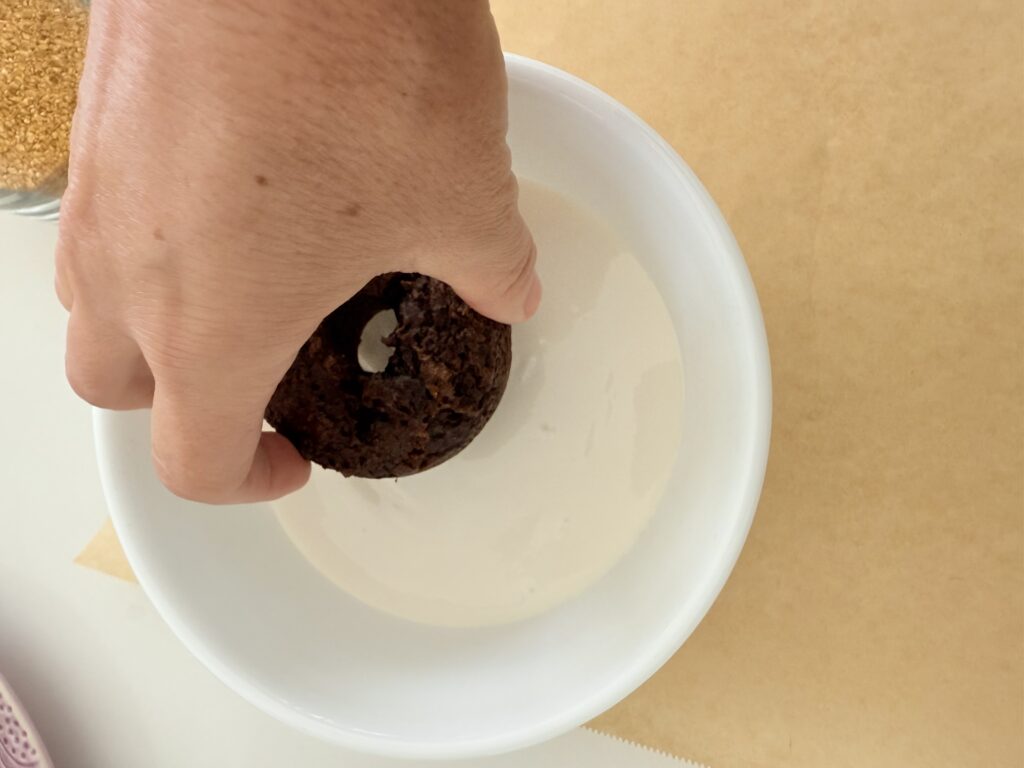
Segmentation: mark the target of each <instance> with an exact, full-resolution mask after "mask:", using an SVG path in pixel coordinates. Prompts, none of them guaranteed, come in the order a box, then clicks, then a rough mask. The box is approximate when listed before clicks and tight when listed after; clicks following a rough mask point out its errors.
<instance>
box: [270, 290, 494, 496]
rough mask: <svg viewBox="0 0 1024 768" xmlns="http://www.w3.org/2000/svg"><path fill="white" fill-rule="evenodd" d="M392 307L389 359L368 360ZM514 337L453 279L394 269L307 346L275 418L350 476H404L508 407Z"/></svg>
mask: <svg viewBox="0 0 1024 768" xmlns="http://www.w3.org/2000/svg"><path fill="white" fill-rule="evenodd" d="M387 309H391V310H393V311H394V312H395V315H396V316H397V318H398V327H397V328H395V330H394V331H393V332H392V333H391V334H390V335H389V336H388V337H387V338H386V339H385V340H384V343H385V344H386V345H387V346H389V347H392V348H393V349H394V353H393V354H392V355H391V358H390V360H388V364H387V367H386V368H385V369H384V370H383V371H381V372H379V373H367V372H366V371H364V370H363V369H362V368H361V367H360V365H359V360H358V357H357V352H358V349H359V342H360V337H361V335H362V331H363V328H364V327H365V326H366V323H367V322H368V321H369V320H370V319H371V318H372V317H373V316H374V315H376V314H377V313H378V312H380V311H382V310H387ZM511 364H512V334H511V329H510V328H509V326H507V325H503V324H501V323H497V322H495V321H493V320H490V319H488V318H486V317H484V316H482V315H480V314H478V313H477V312H475V311H474V310H472V309H471V308H470V307H469V305H467V304H466V303H465V302H464V301H462V299H460V298H459V297H458V296H456V295H455V292H454V291H453V290H452V289H451V288H450V287H449V286H448V285H446V284H445V283H442V282H441V281H439V280H434V279H433V278H430V277H425V276H424V275H418V274H408V273H402V272H392V273H389V274H386V275H381V276H380V277H377V278H374V279H373V280H371V281H370V282H369V283H368V284H367V285H366V287H365V288H363V289H362V290H361V291H359V293H357V294H356V295H355V296H353V297H352V298H351V299H350V300H349V301H347V302H345V304H343V305H342V306H340V307H339V308H338V309H336V310H335V311H334V312H332V313H331V314H330V315H329V316H328V317H327V318H326V319H325V320H324V321H323V323H321V325H320V327H319V328H317V330H316V332H315V333H314V334H313V336H312V337H311V338H310V339H309V341H307V342H306V343H305V345H303V347H302V349H301V350H300V352H299V354H298V357H297V358H296V359H295V362H294V363H293V364H292V366H291V368H289V369H288V372H287V373H286V374H285V376H284V379H282V381H281V383H280V384H279V385H278V387H277V391H276V392H275V393H274V397H273V398H272V399H271V401H270V405H268V406H267V412H266V417H267V421H269V422H270V424H271V425H272V426H273V427H274V428H275V429H276V430H277V431H278V432H280V433H281V434H282V435H284V436H285V437H287V438H288V439H289V440H291V441H292V443H293V444H294V445H295V447H296V448H297V449H298V450H299V452H300V453H301V454H302V455H303V456H305V457H306V458H307V459H311V460H312V461H315V462H316V463H317V464H320V465H321V466H324V467H327V468H328V469H336V470H338V471H339V472H341V473H342V474H344V475H354V476H357V477H402V476H404V475H411V474H414V473H416V472H422V471H423V470H425V469H430V468H431V467H434V466H437V465H438V464H440V463H441V462H443V461H445V460H447V459H450V458H451V457H452V456H454V455H455V454H456V453H458V452H459V451H461V450H462V449H463V448H465V447H466V446H467V445H469V443H470V442H471V441H472V440H473V438H474V437H476V436H477V435H478V434H479V433H480V430H481V429H483V427H484V425H485V424H486V423H487V421H488V419H490V418H491V415H492V414H493V413H494V411H495V409H496V408H497V407H498V402H499V401H500V400H501V396H502V394H503V393H504V391H505V385H506V384H507V383H508V374H509V369H510V367H511Z"/></svg>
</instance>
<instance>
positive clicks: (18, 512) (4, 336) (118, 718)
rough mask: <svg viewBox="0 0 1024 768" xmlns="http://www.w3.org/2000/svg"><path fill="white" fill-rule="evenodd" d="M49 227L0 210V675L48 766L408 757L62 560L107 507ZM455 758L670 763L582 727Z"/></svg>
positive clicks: (118, 586) (131, 593)
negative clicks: (383, 752) (319, 730)
mask: <svg viewBox="0 0 1024 768" xmlns="http://www.w3.org/2000/svg"><path fill="white" fill-rule="evenodd" d="M56 233H57V230H56V226H55V225H54V224H48V223H41V222H37V221H31V220H25V219H18V218H15V217H13V216H11V215H8V214H0V324H2V326H3V331H2V332H0V403H3V407H2V417H0V423H2V424H3V427H4V441H3V443H2V444H0V673H2V674H3V675H4V676H5V677H7V679H8V680H9V681H10V683H11V684H12V686H13V687H14V690H15V691H16V692H17V693H18V695H19V696H20V698H21V699H22V702H23V704H24V705H25V707H26V709H27V710H28V712H29V713H30V715H31V717H32V718H33V720H34V721H35V724H36V726H37V727H38V729H39V731H40V733H41V734H42V737H43V740H44V741H45V743H46V745H47V748H48V749H49V751H50V753H51V756H52V758H53V760H54V763H55V765H56V768H139V767H140V766H146V768H161V767H162V766H167V767H168V768H170V767H171V766H173V767H174V768H181V766H184V765H188V766H197V767H198V766H210V767H211V768H212V766H225V765H227V766H236V765H237V766H240V765H245V766H251V767H252V768H258V767H259V766H268V768H269V766H275V768H276V767H278V766H302V767H303V768H318V767H319V766H341V765H344V766H351V767H354V768H358V767H361V766H366V767H367V768H369V767H373V768H383V767H384V766H403V765H410V763H404V762H395V761H390V760H383V759H374V758H368V757H364V756H360V755H355V754H352V753H350V752H346V751H343V750H340V749H339V748H337V747H334V746H332V745H329V744H325V743H322V742H319V741H317V740H315V739H312V738H310V737H308V736H305V735H302V734H299V733H297V732H294V731H291V730H289V729H288V728H287V727H285V726H284V725H281V724H279V723H277V722H276V721H274V720H272V719H271V718H270V717H268V716H266V715H264V714H263V713H262V712H260V711H258V710H256V709H255V708H253V707H252V706H250V705H249V704H248V703H246V702H245V701H243V700H242V699H241V698H239V697H238V696H236V695H235V694H234V693H232V692H231V691H230V690H228V689H227V688H225V687H224V686H223V685H222V684H221V683H220V682H218V681H217V680H216V679H215V678H214V677H213V676H212V675H211V674H210V673H209V672H207V671H206V669H205V668H204V667H202V666H201V665H200V664H199V662H197V661H196V660H195V659H193V658H192V657H191V656H190V655H189V654H188V653H187V651H186V650H185V649H184V647H183V646H182V645H180V643H179V642H178V641H177V639H176V638H175V637H174V636H173V635H172V634H171V632H170V630H169V629H168V628H167V627H166V626H165V625H164V624H163V623H162V622H161V620H160V619H159V617H158V616H157V615H156V613H155V611H154V610H153V608H152V607H151V606H150V604H149V602H148V600H147V599H146V597H145V595H144V594H143V593H142V591H141V590H140V589H139V588H138V587H137V586H135V585H134V584H129V583H126V582H121V581H119V580H117V579H115V578H112V577H110V576H106V575H104V574H100V573H97V572H94V571H90V570H88V569H85V568H82V567H80V566H77V565H74V564H73V562H72V560H73V558H74V557H75V555H76V554H78V552H79V551H81V549H82V548H83V547H84V546H85V545H86V543H88V542H89V540H90V539H91V538H92V536H93V535H94V534H95V533H96V532H97V531H98V530H99V528H100V527H101V525H102V523H103V521H104V519H105V518H106V514H107V513H106V506H105V503H104V500H103V495H102V492H101V490H100V484H99V479H98V475H97V472H96V466H95V458H94V454H93V446H92V429H91V417H90V409H89V407H88V406H87V405H86V404H84V403H82V402H80V401H79V400H78V399H77V398H76V397H75V396H74V394H73V393H72V392H71V390H70V388H69V387H68V385H67V383H66V381H65V379H64V373H63V359H64V353H63V347H64V327H65V317H66V316H65V313H64V311H63V310H62V309H61V307H60V305H59V304H58V302H57V300H56V297H55V295H54V292H53V265H52V254H53V247H54V242H55V240H56ZM431 765H438V764H437V763H432V764H431ZM459 765H463V766H465V765H479V766H488V767H489V766H493V767H494V768H515V767H516V766H523V768H526V766H529V767H530V768H546V767H547V766H552V767H553V766H565V765H586V766H592V767H593V768H600V766H645V767H649V768H658V767H659V766H662V767H663V768H668V767H669V766H673V765H675V766H679V765H681V763H679V762H678V761H676V760H674V759H672V758H668V757H663V756H658V755H655V754H654V753H651V752H648V751H646V750H641V749H639V748H636V747H633V746H629V745H626V744H624V743H622V742H618V741H615V740H613V739H611V738H609V737H606V736H602V735H600V734H596V733H594V732H592V731H587V730H582V729H581V730H577V731H575V732H573V733H571V734H569V735H567V736H565V737H562V738H561V739H557V740H555V741H554V742H550V743H548V744H546V745H543V746H541V747H536V748H534V749H530V750H527V751H525V752H520V753H517V754H514V755H508V756H504V757H501V758H494V759H490V760H481V761H475V762H473V763H460V764H459Z"/></svg>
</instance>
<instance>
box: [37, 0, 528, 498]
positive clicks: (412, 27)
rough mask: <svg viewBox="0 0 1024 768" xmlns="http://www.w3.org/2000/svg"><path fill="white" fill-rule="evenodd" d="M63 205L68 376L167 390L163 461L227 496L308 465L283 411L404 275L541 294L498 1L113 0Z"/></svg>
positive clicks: (101, 8) (205, 494)
mask: <svg viewBox="0 0 1024 768" xmlns="http://www.w3.org/2000/svg"><path fill="white" fill-rule="evenodd" d="M91 14H92V17H91V21H90V38H89V45H88V51H87V54H86V61H85V68H84V72H83V78H82V83H81V87H80V96H79V105H78V111H77V113H76V115H75V120H74V127H73V131H72V145H71V167H70V174H69V185H68V189H67V192H66V194H65V196H64V200H63V202H62V207H61V222H60V240H59V243H58V248H57V291H58V295H59V296H60V299H61V301H62V303H63V304H64V305H65V307H67V308H68V309H69V310H70V318H69V322H68V339H67V374H68V379H69V381H70V383H71V385H72V387H73V388H74V390H75V391H76V392H77V393H78V394H79V395H80V396H82V397H83V398H84V399H86V400H88V401H89V402H91V403H93V404H95V405H98V406H100V407H104V408H115V409H131V408H143V407H148V406H150V405H152V409H153V410H152V452H153V460H154V464H155V467H156V469H157V472H158V474H159V476H160V478H161V480H162V481H163V482H164V483H165V484H166V485H167V486H168V488H170V489H171V490H172V491H173V492H175V493H177V494H178V495H180V496H184V497H187V498H192V499H196V500H200V501H206V502H211V503H230V502H243V501H254V500H264V499H271V498H275V497H278V496H281V495H283V494H286V493H288V492H290V491H292V490H294V489H296V488H298V487H299V486H301V485H302V484H303V483H304V482H305V481H306V479H307V477H308V474H309V465H308V463H307V462H306V461H305V460H303V459H302V457H301V456H300V455H299V454H298V452H297V451H296V450H295V449H294V447H292V445H291V444H290V443H289V442H288V441H287V440H286V439H284V438H283V437H281V436H279V435H276V434H274V433H263V432H262V420H263V411H264V409H265V407H266V404H267V402H268V401H269V399H270V397H271V395H272V394H273V392H274V389H275V387H276V385H277V383H278V382H279V381H280V379H281V377H282V376H283V374H284V373H285V371H286V370H287V369H288V367H289V365H290V364H291V362H292V360H293V359H294V357H295V354H296V353H297V352H298V350H299V348H300V347H301V345H302V344H303V342H305V340H306V339H307V338H308V337H309V336H310V334H311V333H312V332H313V331H314V330H315V329H316V327H317V325H318V324H319V323H320V321H321V320H322V319H323V318H324V317H325V316H326V315H327V314H329V313H330V312H331V311H332V310H334V309H335V308H336V307H337V306H338V305H340V304H341V303H343V302H344V301H345V300H347V299H348V298H349V297H350V296H352V294H354V293H355V292H356V291H358V290H359V289H360V288H361V287H362V286H363V285H364V284H365V283H366V282H367V281H368V280H369V279H370V278H372V277H374V276H375V275H377V274H380V273H383V272H391V271H405V272H422V273H424V274H428V275H431V276H433V277H436V278H438V279H441V280H444V281H445V282H447V283H449V284H450V285H451V286H452V287H453V288H454V289H455V290H456V291H457V292H458V293H459V294H460V295H461V296H462V297H463V298H464V299H465V300H466V301H467V302H469V303H470V304H471V305H472V306H473V307H475V308H476V309H477V310H479V311H480V312H482V313H483V314H486V315H488V316H490V317H492V318H494V319H496V320H500V321H504V322H516V321H519V320H523V319H525V318H526V317H528V316H529V315H530V314H532V312H533V311H534V310H535V309H536V307H537V304H538V303H539V301H540V284H539V281H538V280H537V277H536V274H535V272H534V261H535V248H534V245H533V241H532V239H531V237H530V233H529V231H528V230H527V228H526V226H525V224H524V222H523V220H522V218H521V217H520V215H519V212H518V208H517V202H516V199H517V188H516V182H515V178H514V176H513V175H512V172H511V168H510V159H509V153H508V148H507V146H506V144H505V130H506V85H505V73H504V63H503V60H502V56H501V50H500V46H499V42H498V37H497V33H496V31H495V29H494V23H493V20H492V19H491V16H490V13H489V11H488V8H487V4H486V2H483V1H482V0H432V2H430V3H423V2H418V0H381V1H378V2H374V3H363V2H359V1H358V0H351V1H350V0H293V1H292V2H288V3H278V2H273V1H272V0H226V1H225V2H217V3H209V2H207V0H179V1H178V2H175V3H173V4H168V3H162V2H159V1H158V0H93V3H92V10H91Z"/></svg>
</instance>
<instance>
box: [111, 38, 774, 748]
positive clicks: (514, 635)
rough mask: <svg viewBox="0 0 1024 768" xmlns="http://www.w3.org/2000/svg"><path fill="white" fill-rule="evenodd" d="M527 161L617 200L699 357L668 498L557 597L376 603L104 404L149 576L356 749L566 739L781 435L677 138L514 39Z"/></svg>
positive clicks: (269, 703) (752, 301)
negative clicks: (471, 603)
mask: <svg viewBox="0 0 1024 768" xmlns="http://www.w3.org/2000/svg"><path fill="white" fill-rule="evenodd" d="M507 64H508V72H509V89H510V94H509V98H510V105H511V129H510V135H509V141H510V143H511V146H512V150H513V154H514V158H515V166H516V170H517V172H518V173H519V174H520V175H521V176H522V177H524V178H529V179H533V180H535V181H538V182H541V183H542V184H545V185H548V186H550V187H553V188H555V189H557V190H559V191H561V192H562V193H564V194H565V195H567V196H568V197H570V198H573V199H574V200H576V201H577V202H579V203H582V204H583V205H585V206H586V207H588V208H589V209H591V210H592V211H594V212H596V213H598V214H599V215H600V216H601V217H603V218H604V219H606V220H607V221H608V222H609V223H610V224H611V225H612V226H613V227H614V228H615V229H617V230H618V231H619V232H620V233H621V234H622V235H623V236H624V237H625V239H626V240H627V241H628V242H629V243H630V244H631V245H632V247H633V249H634V252H635V253H636V254H637V255H638V257H639V258H640V259H641V260H642V262H643V264H644V265H645V267H646V268H647V270H648V271H649V273H650V274H651V275H652V277H653V278H654V280H655V282H656V283H657V284H658V285H659V287H660V289H661V291H662V294H663V295H664V298H665V301H666V303H667V306H668V308H669V311H670V313H671V316H672V319H673V322H674V323H675V326H676V330H677V334H678V337H679V344H680V349H681V353H682V359H683V372H684V391H685V398H684V399H685V402H684V405H683V414H684V415H683V419H684V423H683V430H682V431H683V438H682V444H681V449H680V452H679V455H678V459H677V461H676V464H675V468H674V470H673V476H672V478H671V481H670V483H669V486H668V489H667V492H666V495H665V498H664V500H663V503H662V505H661V507H660V509H659V511H658V512H657V514H656V515H655V517H654V519H653V521H652V523H651V525H650V527H649V529H648V530H647V531H646V532H645V533H644V534H643V535H642V537H641V538H640V540H639V542H638V543H637V545H636V547H635V548H634V549H633V550H632V551H631V552H630V554H629V555H627V556H626V558H625V559H624V560H623V561H622V562H620V563H619V564H618V565H617V566H616V567H615V568H614V569H613V570H612V571H611V572H610V573H609V574H608V575H607V576H606V577H605V578H604V579H603V580H601V581H600V582H599V583H598V584H597V585H596V586H594V587H593V588H591V589H590V590H589V591H587V592H586V593H584V594H583V595H581V596H580V597H578V598H576V599H574V600H572V601H570V602H569V603H567V604H565V605H562V606H561V607H558V608H556V609H554V610H553V611H551V612H549V613H547V614H545V615H543V616H539V617H537V618H534V619H530V620H527V621H524V622H521V623H518V624H512V625H506V626H501V627H490V628H484V629H468V630H467V629H445V628H433V627H428V626H420V625H415V624H410V623H408V622H404V621H401V620H399V619H395V618H390V617H388V616H385V615H383V614H381V613H378V612H375V611H373V610H371V609H369V608H367V607H364V606H363V605H362V604H360V603H358V602H357V601H355V600H354V599H352V598H349V597H348V596H346V595H345V594H344V593H342V592H341V591H340V590H338V589H337V588H336V587H334V586H332V585H331V584H330V583H328V582H327V581H326V580H325V579H324V578H322V577H321V576H320V575H319V574H318V573H317V572H316V571H314V570H313V569H312V568H311V567H310V566H309V565H308V564H307V563H306V562H305V561H304V560H303V559H302V557H301V556H300V555H299V554H298V553H297V552H296V550H295V549H294V548H293V546H292V545H291V543H290V542H289V540H288V539H287V538H286V537H285V536H284V535H283V533H282V531H281V529H280V527H279V525H278V523H277V521H276V518H275V517H274V515H273V513H272V511H271V509H270V507H269V506H267V505H255V506H243V507H233V508H210V507H204V506H202V505H198V504H193V503H189V502H185V501H182V500H180V499H177V498H175V497H173V496H172V495H170V494H169V493H167V492H166V491H164V490H163V488H162V487H161V486H160V484H159V483H158V481H157V479H156V477H155V475H154V472H153V470H152V468H151V465H150V460H149V449H148V444H149V429H148V413H145V412H142V413H138V412H137V413H111V412H105V411H97V412H96V421H95V426H96V440H97V446H98V451H99V461H100V467H101V473H102V479H103V485H104V488H105V490H106V494H107V499H108V501H109V504H110V509H111V513H112V514H113V518H114V523H115V525H116V527H117V531H118V533H119V534H120V536H121V540H122V541H123V543H124V547H125V551H126V552H127V554H128V558H129V560H130V561H131V564H132V566H133V568H134V569H135V572H136V574H137V575H138V578H139V581H140V582H141V583H142V586H143V588H144V589H145V590H146V592H147V594H148V595H149V597H150V598H151V599H152V601H153V603H154V605H155V606H156V608H157V610H158V611H159V612H160V614H161V615H162V616H163V618H164V619H165V620H166V621H167V623H168V624H169V625H170V626H171V628H172V630H173V631H174V632H175V633H176V634H177V635H178V636H179V637H180V638H181V640H182V641H183V642H184V643H185V645H186V646H188V648H189V649H190V650H191V651H192V653H194V654H195V655H196V656H197V657H198V658H199V659H200V660H201V661H202V662H203V663H204V664H206V665H207V666H208V667H209V668H210V669H211V670H212V671H213V672H214V673H215V674H216V675H217V676H218V677H220V678H221V679H222V680H223V681H224V682H225V683H226V684H227V685H228V686H230V687H231V688H233V689H234V690H235V691H237V692H238V693H240V694H241V695H242V696H244V697H245V698H247V699H248V700H249V701H251V702H252V703H254V704H256V705H257V706H259V707H261V708H262V709H264V710H266V711H267V712H269V713H270V714H271V715H273V716H275V717H277V718H279V719H280V720H283V721H284V722H286V723H289V724H291V725H293V726H295V727H297V728H300V729H303V730H305V731H308V732H310V733H313V734H316V735H317V736H321V737H323V738H325V739H329V740H333V741H335V742H337V743H339V744H342V745H345V746H347V747H351V748H354V749H357V750H362V751H367V752H376V753H380V754H386V755H393V756H407V757H437V758H441V757H467V756H474V755H483V754H488V753H497V752H502V751H506V750H512V749H515V748H518V747H523V746H527V745H529V744H532V743H535V742H539V741H542V740H545V739H547V738H550V737H553V736H555V735H557V734H559V733H562V732H564V731H567V730H569V729H570V728H573V727H574V726H577V725H579V724H581V723H584V722H586V721H587V720H588V719H590V718H592V717H593V716H595V715H597V714H599V713H600V712H602V711H603V710H605V709H607V708H608V707H610V706H612V705H613V704H615V703H616V702H617V701H619V700H620V699H622V698H623V697H625V696H626V695H627V694H628V693H629V692H630V691H632V690H633V689H634V688H636V687H637V686H638V685H640V683H642V682H643V681H644V680H645V679H646V678H647V677H648V676H650V675H651V674H652V673H653V672H654V671H655V670H656V669H657V668H658V667H659V666H661V665H662V664H663V663H664V662H665V661H666V660H667V659H668V658H669V657H670V656H671V655H672V654H673V653H674V652H675V651H676V650H677V649H678V648H679V646H680V645H681V644H682V643H683V641H684V640H685V639H686V638H687V636H689V634H690V633H691V632H692V631H693V629H694V627H696V626H697V623H698V622H699V621H700V620H701V618H702V617H703V616H704V614H705V612H706V611H707V610H708V608H709V607H710V606H711V603H712V602H713V601H714V599H715V597H716V596H717V595H718V592H719V590H720V589H721V588H722V585H723V584H724V583H725V580H726V578H727V577H728V575H729V572H730V570H731V569H732V567H733V564H734V563H735V561H736V558H737V556H738V555H739V552H740V548H741V547H742V545H743V541H744V538H745V537H746V534H747V530H748V528H749V526H750V522H751V519H752V517H753V514H754V509H755V507H756V505H757V500H758V496H759V493H760V489H761V482H762V479H763V477H764V469H765V461H766V458H767V454H768V436H769V425H770V410H771V405H770V403H771V395H770V389H771V385H770V374H769V367H768V351H767V346H766V342H765V334H764V326H763V323H762V320H761V314H760V311H759V307H758V303H757V296H756V294H755V292H754V288H753V286H752V284H751V281H750V276H749V274H748V272H747V269H746V266H745V265H744V262H743V258H742V256H741V255H740V252H739V249H738V248H737V245H736V242H735V241H734V239H733V237H732V235H731V234H730V232H729V229H728V227H727V226H726V224H725V222H724V221H723V219H722V217H721V215H720V214H719V212H718V210H717V209H716V207H715V204H714V203H713V202H712V200H711V198H710V197H709V196H708V194H707V192H705V190H704V189H703V187H702V186H701V185H700V182H698V181H697V178H696V177H695V176H694V175H693V173H692V172H691V171H690V170H689V168H687V167H686V165H684V164H683V162H682V161H681V160H680V159H679V157H678V156H677V155H676V154H675V153H674V152H673V151H672V149H671V148H670V147H669V146H668V145H667V144H666V143H665V142H664V141H663V140H662V139H661V138H659V137H658V136H657V135H656V134H655V133H654V131H652V130H651V129H650V128H649V127H648V126H647V125H645V124H644V123H643V122H642V121H641V120H640V119H638V118H637V117H636V116H635V115H633V114H632V113H631V112H629V111H628V110H627V109H625V108H624V107H623V106H621V105H620V104H618V103H617V102H615V101H614V100H613V99H611V98H609V97H608V96H606V95H605V94H603V93H601V92H600V91H598V90H596V89H595V88H593V87H591V86H590V85H588V84H586V83H584V82H582V81H580V80H578V79H576V78H574V77H571V76H570V75H567V74H565V73H563V72H560V71H559V70H557V69H553V68H551V67H548V66H545V65H543V64H539V63H537V62H534V61H530V60H527V59H523V58H520V57H516V56H509V57H508V59H507Z"/></svg>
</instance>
